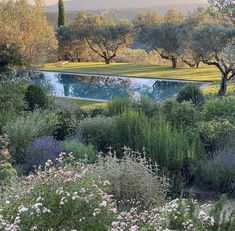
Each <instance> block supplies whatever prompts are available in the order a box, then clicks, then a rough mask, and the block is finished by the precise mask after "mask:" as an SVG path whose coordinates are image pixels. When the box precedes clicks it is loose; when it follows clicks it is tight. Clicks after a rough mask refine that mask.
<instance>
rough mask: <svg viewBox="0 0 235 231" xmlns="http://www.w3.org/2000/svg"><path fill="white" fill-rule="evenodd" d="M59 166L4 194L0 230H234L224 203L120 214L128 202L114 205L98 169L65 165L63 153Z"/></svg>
mask: <svg viewBox="0 0 235 231" xmlns="http://www.w3.org/2000/svg"><path fill="white" fill-rule="evenodd" d="M68 158H69V159H70V158H72V156H71V155H70V156H69V157H68ZM56 162H57V163H58V164H57V166H54V165H53V162H52V161H51V160H48V161H47V162H46V164H45V169H44V170H42V169H38V170H37V171H36V173H35V174H33V175H29V176H28V177H27V178H25V179H23V180H19V181H18V182H13V183H12V185H11V187H9V188H6V189H5V190H4V191H3V193H2V195H1V198H0V230H3V231H8V230H9V231H23V230H29V231H36V230H38V231H43V230H49V231H53V230H56V231H57V230H61V231H63V230H71V231H78V230H83V231H91V230H94V231H173V230H180V231H202V230H203V231H214V230H220V231H228V230H233V229H231V228H233V227H235V212H231V214H230V215H228V216H227V217H228V219H221V217H223V216H222V214H223V204H222V202H223V201H222V202H220V203H218V205H216V206H212V205H210V204H206V205H199V204H198V202H197V201H195V200H192V199H190V200H186V199H182V198H181V199H175V200H173V201H170V202H168V203H165V204H164V205H162V206H156V207H149V208H146V207H143V206H142V204H141V202H139V201H136V200H134V199H133V200H130V201H129V203H128V204H129V205H130V208H129V209H127V208H125V210H124V209H123V208H122V209H121V207H122V206H120V204H122V203H124V204H126V201H115V200H114V199H113V196H112V195H110V194H108V193H107V192H108V191H109V190H110V187H112V185H111V183H110V182H109V181H107V180H105V181H104V180H101V179H99V180H94V172H92V169H93V168H91V167H90V166H84V165H83V164H81V163H77V164H76V165H74V164H73V165H70V164H68V163H65V161H64V154H63V153H62V154H61V155H60V156H59V157H58V158H57V160H56ZM74 166H76V167H74ZM117 205H118V207H117ZM117 208H118V209H117Z"/></svg>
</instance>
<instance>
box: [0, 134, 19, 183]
mask: <svg viewBox="0 0 235 231" xmlns="http://www.w3.org/2000/svg"><path fill="white" fill-rule="evenodd" d="M8 144H9V140H8V136H7V135H3V136H0V185H2V184H6V183H8V182H9V181H10V180H11V179H12V178H13V177H16V175H17V172H16V170H15V169H14V168H13V167H12V165H11V164H10V163H9V160H10V153H9V150H8Z"/></svg>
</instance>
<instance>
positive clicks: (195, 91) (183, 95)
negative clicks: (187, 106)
mask: <svg viewBox="0 0 235 231" xmlns="http://www.w3.org/2000/svg"><path fill="white" fill-rule="evenodd" d="M176 100H177V101H178V102H179V103H181V102H183V101H191V102H192V103H193V104H195V105H200V104H202V103H203V101H204V96H203V93H202V91H201V89H200V88H199V86H198V84H196V83H189V84H186V85H185V86H183V87H182V88H181V90H180V91H179V93H178V94H177V97H176Z"/></svg>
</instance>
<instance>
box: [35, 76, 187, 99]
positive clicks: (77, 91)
mask: <svg viewBox="0 0 235 231" xmlns="http://www.w3.org/2000/svg"><path fill="white" fill-rule="evenodd" d="M33 82H34V83H36V84H39V85H41V86H43V87H45V88H47V89H50V92H51V94H52V95H54V96H63V97H75V98H84V99H95V100H104V101H106V100H110V99H114V98H117V97H121V96H131V97H135V98H138V97H140V96H142V95H143V96H147V97H149V98H151V99H153V100H155V101H160V100H163V99H166V98H168V97H171V96H173V95H175V94H176V93H177V92H179V90H180V89H181V88H182V86H184V85H185V84H186V82H183V81H169V80H161V79H153V78H152V79H150V78H132V77H117V76H101V75H80V74H79V75H77V74H67V73H56V72H40V73H39V74H38V75H36V76H35V77H33Z"/></svg>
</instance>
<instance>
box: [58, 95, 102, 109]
mask: <svg viewBox="0 0 235 231" xmlns="http://www.w3.org/2000/svg"><path fill="white" fill-rule="evenodd" d="M53 99H54V102H55V104H57V105H60V104H66V105H72V106H73V107H79V108H81V109H83V110H92V109H95V108H103V107H106V106H107V103H106V102H97V101H95V100H86V99H77V98H67V97H53Z"/></svg>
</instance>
